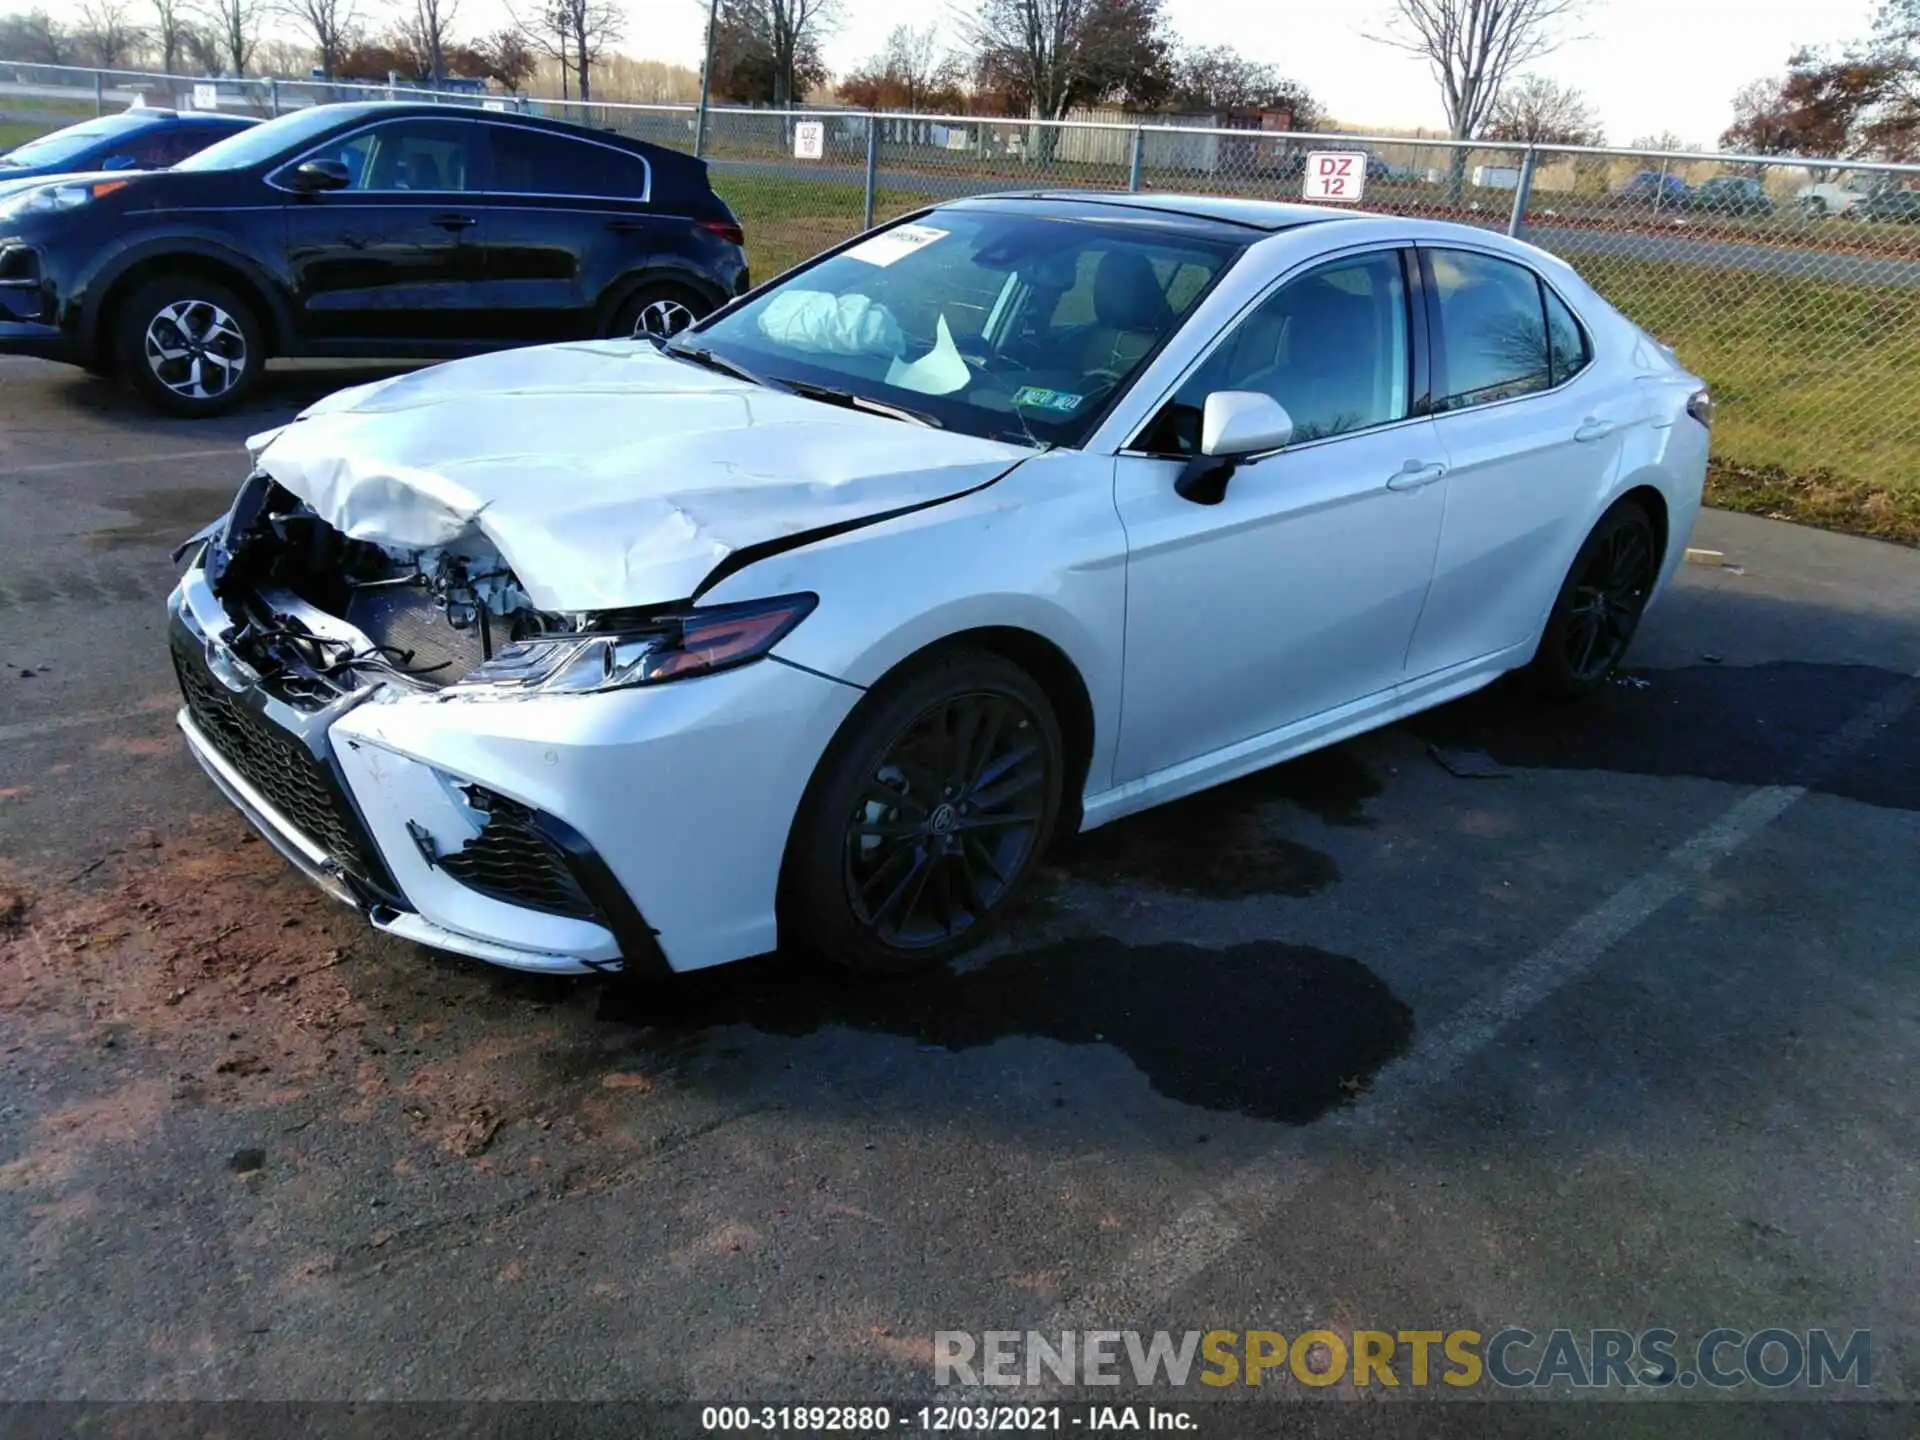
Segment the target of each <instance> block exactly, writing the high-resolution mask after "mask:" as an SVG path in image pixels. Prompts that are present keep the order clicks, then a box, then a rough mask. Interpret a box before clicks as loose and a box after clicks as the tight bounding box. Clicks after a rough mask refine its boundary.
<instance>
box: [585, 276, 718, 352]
mask: <svg viewBox="0 0 1920 1440" xmlns="http://www.w3.org/2000/svg"><path fill="white" fill-rule="evenodd" d="M712 310H713V306H711V305H709V304H708V303H707V302H706V301H705V300H703V299H702V298H701V297H700V296H698V295H696V294H695V293H694V292H693V291H691V290H689V289H687V288H686V287H685V286H682V285H643V286H641V287H640V289H638V290H636V291H635V292H634V293H633V294H631V295H629V296H628V297H627V298H626V299H625V300H624V301H622V302H621V304H620V308H619V309H617V310H615V311H614V312H613V320H612V322H611V323H610V324H609V325H608V327H607V335H608V338H610V339H614V340H647V339H654V340H667V339H671V338H672V337H673V336H675V335H678V334H679V333H680V332H681V331H682V330H684V329H686V328H687V327H688V326H689V325H691V324H693V323H694V322H695V321H697V320H700V319H703V318H705V317H706V316H707V315H708V314H709V313H710V312H711V311H712Z"/></svg>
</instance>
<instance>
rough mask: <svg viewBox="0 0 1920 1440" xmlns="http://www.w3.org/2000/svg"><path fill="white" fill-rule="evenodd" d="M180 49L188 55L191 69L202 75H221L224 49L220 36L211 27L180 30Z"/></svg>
mask: <svg viewBox="0 0 1920 1440" xmlns="http://www.w3.org/2000/svg"><path fill="white" fill-rule="evenodd" d="M180 48H181V49H182V50H184V51H186V53H187V60H188V62H189V64H190V66H191V68H192V69H193V70H194V71H195V72H196V73H198V74H201V75H217V74H219V73H220V59H221V55H222V53H223V52H222V49H221V44H220V35H219V33H218V32H217V31H215V30H214V29H213V28H212V27H211V26H207V25H183V26H182V27H181V28H180Z"/></svg>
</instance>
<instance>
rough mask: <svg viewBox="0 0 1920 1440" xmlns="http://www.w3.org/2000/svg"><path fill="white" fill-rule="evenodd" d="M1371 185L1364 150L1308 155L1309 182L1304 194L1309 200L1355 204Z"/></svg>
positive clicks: (1311, 153)
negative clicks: (1367, 185) (1368, 182)
mask: <svg viewBox="0 0 1920 1440" xmlns="http://www.w3.org/2000/svg"><path fill="white" fill-rule="evenodd" d="M1366 184H1367V156H1366V152H1365V151H1361V150H1314V151H1311V152H1310V153H1309V154H1308V155H1307V179H1306V184H1305V185H1304V186H1303V187H1302V188H1301V192H1300V193H1301V195H1302V197H1303V198H1305V199H1308V200H1338V201H1343V202H1345V203H1347V204H1352V203H1353V202H1354V201H1356V200H1358V199H1359V198H1360V192H1361V191H1362V190H1364V189H1365V188H1366Z"/></svg>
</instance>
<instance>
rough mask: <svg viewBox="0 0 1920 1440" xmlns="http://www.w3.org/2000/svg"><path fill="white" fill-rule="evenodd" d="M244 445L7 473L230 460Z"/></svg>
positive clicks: (8, 470) (56, 462)
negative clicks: (185, 461)
mask: <svg viewBox="0 0 1920 1440" xmlns="http://www.w3.org/2000/svg"><path fill="white" fill-rule="evenodd" d="M245 448H246V447H245V446H243V445H241V444H240V442H239V441H237V440H236V441H235V442H234V443H233V444H231V445H223V446H221V447H220V448H219V449H218V450H175V451H172V452H171V453H168V454H164V455H108V456H104V457H97V458H95V459H92V460H49V461H46V462H44V463H43V464H39V465H13V466H9V467H7V468H6V469H5V471H4V473H6V474H8V475H47V474H52V473H54V472H56V471H60V470H98V469H101V468H102V467H104V466H108V465H170V464H172V463H173V462H174V461H176V460H230V459H232V458H233V452H234V451H235V450H244V449H245Z"/></svg>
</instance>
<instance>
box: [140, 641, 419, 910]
mask: <svg viewBox="0 0 1920 1440" xmlns="http://www.w3.org/2000/svg"><path fill="white" fill-rule="evenodd" d="M173 668H174V673H175V674H176V675H178V676H179V677H180V691H181V693H182V694H183V695H185V696H186V700H187V711H188V713H189V714H191V715H192V716H193V723H194V724H195V725H197V726H198V727H199V728H200V733H201V734H202V735H204V736H206V737H207V739H208V740H209V741H210V742H211V743H212V744H213V747H214V748H215V749H216V750H218V751H219V752H220V753H221V755H223V756H225V757H226V760H227V762H228V763H229V764H231V765H232V766H233V768H234V769H236V770H238V771H239V772H240V773H241V775H243V776H245V777H246V781H247V783H248V784H249V785H251V786H253V788H254V789H255V790H257V791H259V792H260V794H261V796H262V798H264V799H265V800H266V802H267V803H268V804H269V805H271V806H273V808H274V809H275V810H277V811H279V812H280V814H282V815H283V816H285V817H286V819H287V821H288V822H289V823H290V824H291V825H293V827H294V828H295V829H297V830H298V831H299V832H300V833H301V834H302V835H304V836H306V837H307V839H308V840H310V841H312V842H313V843H314V844H315V845H316V846H318V847H319V848H320V849H321V850H324V851H325V852H326V853H327V854H328V855H329V856H330V857H332V858H333V859H335V860H337V861H339V862H340V864H342V865H344V866H345V867H346V868H347V869H349V870H351V871H353V872H354V873H355V874H356V875H359V876H360V877H361V878H362V879H367V880H374V881H379V880H380V879H381V878H382V877H383V874H384V872H383V870H382V868H381V867H380V866H379V864H378V862H377V861H376V860H375V859H374V858H373V853H372V849H371V847H370V846H368V845H367V844H366V843H365V841H364V839H363V838H362V836H361V834H360V824H359V821H358V820H356V819H355V818H354V817H353V816H352V815H351V814H350V813H349V812H348V810H347V808H346V803H345V797H343V796H342V795H341V794H340V793H339V791H338V789H337V787H336V786H335V783H334V780H333V776H332V775H331V774H329V773H328V771H327V769H326V767H325V765H324V764H323V763H322V762H321V761H320V759H319V758H318V757H317V756H315V755H314V753H313V752H312V751H311V750H309V749H308V748H307V747H306V746H305V745H304V744H303V743H301V741H300V740H299V739H298V738H297V737H295V736H293V735H290V734H288V733H287V732H286V731H284V730H282V729H281V728H280V727H279V726H277V725H275V724H274V723H273V722H272V721H271V720H269V719H267V718H266V717H265V716H264V715H262V714H260V713H259V712H258V711H257V710H254V709H251V708H250V707H248V706H247V705H245V704H243V703H242V702H241V700H240V698H239V697H238V696H236V695H235V694H234V693H233V692H232V691H230V690H228V689H227V688H226V687H225V686H224V685H222V684H220V682H219V681H217V680H215V679H214V678H213V677H212V676H211V675H209V674H207V672H206V671H205V670H203V669H201V668H200V667H198V666H197V665H195V664H193V663H192V662H191V661H189V660H187V659H185V658H183V657H182V656H181V655H180V654H179V652H178V651H176V652H175V653H174V657H173Z"/></svg>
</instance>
